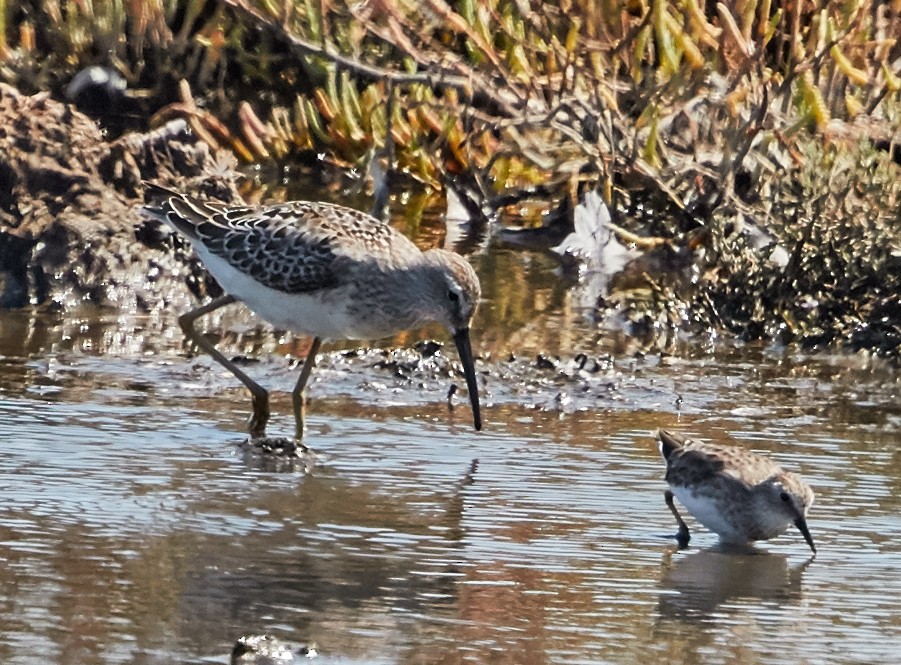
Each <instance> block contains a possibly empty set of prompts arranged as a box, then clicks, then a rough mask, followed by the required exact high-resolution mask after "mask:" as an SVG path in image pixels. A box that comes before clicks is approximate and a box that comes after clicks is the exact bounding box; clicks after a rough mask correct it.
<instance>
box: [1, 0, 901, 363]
mask: <svg viewBox="0 0 901 665" xmlns="http://www.w3.org/2000/svg"><path fill="white" fill-rule="evenodd" d="M0 6H2V3H0ZM5 13H6V20H7V22H6V32H5V42H4V43H0V57H2V64H0V67H2V77H3V78H4V79H6V80H8V81H13V82H15V83H16V84H17V85H18V86H20V87H21V88H23V89H26V90H27V89H29V88H34V89H44V88H49V89H51V90H53V89H56V90H59V91H62V90H63V88H64V85H65V82H66V81H67V80H69V78H71V76H72V74H74V72H75V71H76V70H77V69H79V68H81V67H83V66H85V65H88V64H101V65H104V66H107V67H112V68H114V69H116V70H118V71H119V72H120V73H121V74H122V75H123V76H124V77H125V79H126V80H127V82H128V85H129V91H128V92H127V93H126V94H127V99H126V100H125V101H124V102H123V104H124V105H125V106H126V107H127V108H129V109H132V110H134V109H138V110H139V111H143V112H147V113H149V112H151V111H153V112H155V113H156V115H155V116H154V117H155V118H156V120H157V121H159V122H162V121H164V120H167V119H171V118H172V117H173V116H179V117H184V118H185V119H187V121H188V122H189V123H190V124H191V127H192V128H193V129H194V131H195V133H197V134H198V135H200V136H202V137H203V138H204V139H205V140H207V141H208V142H210V143H211V144H212V145H218V146H223V147H227V148H229V149H231V150H232V151H233V152H234V153H235V154H236V155H237V156H238V157H239V158H240V159H243V160H245V161H253V162H255V161H259V160H264V159H279V160H281V159H294V158H302V157H303V156H304V155H308V154H321V153H324V154H327V155H329V157H330V159H332V160H334V161H335V162H336V163H339V164H344V165H347V166H352V165H356V166H363V167H365V166H366V164H367V163H368V162H369V160H372V159H374V158H379V159H383V160H387V163H388V164H389V166H390V171H391V174H392V176H393V178H394V179H395V180H397V179H403V180H402V181H403V182H405V186H407V185H409V183H410V181H411V180H412V181H415V182H418V183H419V184H420V185H421V186H424V187H434V188H440V187H442V186H444V185H445V184H446V183H447V182H448V181H449V180H450V179H452V180H453V181H454V182H455V183H457V184H458V185H460V186H462V188H463V189H464V190H465V191H466V192H469V193H470V195H471V196H473V197H474V198H475V199H476V200H477V203H478V207H479V209H481V210H485V211H487V212H488V214H492V213H493V212H496V211H498V210H499V209H502V208H506V209H507V210H510V209H511V208H512V209H518V208H517V206H518V204H520V203H522V202H523V201H526V200H529V199H535V198H539V199H541V200H543V201H544V203H545V206H546V208H547V209H551V208H555V207H556V206H557V204H558V203H559V201H560V200H561V199H563V198H566V197H571V196H574V192H575V191H576V190H577V186H578V185H579V184H580V183H581V184H588V185H590V186H597V187H599V188H600V190H601V192H602V193H603V194H604V197H605V198H606V199H607V201H608V202H609V203H610V204H611V205H612V207H613V209H614V212H615V214H616V215H617V222H618V224H619V225H620V226H623V227H625V228H627V229H628V230H629V231H631V232H633V233H637V234H639V235H643V236H660V237H664V238H667V239H669V241H670V245H671V247H672V248H674V249H676V250H679V249H683V250H687V251H690V252H691V253H692V256H693V259H694V260H693V261H692V263H691V269H690V270H689V271H687V272H686V273H685V274H680V275H679V276H678V277H679V278H678V279H675V278H674V276H673V275H653V274H648V275H646V278H645V283H644V284H638V285H636V284H635V283H634V281H633V282H631V283H630V286H629V288H627V289H623V290H620V291H618V292H614V293H612V294H611V297H609V298H605V299H604V301H603V306H605V307H614V308H617V309H618V310H621V311H623V312H625V313H626V315H627V316H628V317H629V319H630V320H631V321H633V323H634V324H635V326H636V329H641V328H648V327H651V328H653V327H660V326H663V327H668V328H672V329H675V328H680V327H692V328H697V327H701V328H708V329H717V330H719V329H725V330H729V331H731V332H735V333H738V334H741V335H743V336H745V337H748V338H758V337H765V338H767V337H768V338H774V339H778V340H780V341H785V342H788V341H801V342H802V343H804V344H806V345H809V346H828V345H834V344H836V343H841V344H847V345H850V346H851V347H852V348H867V349H873V350H876V351H878V352H880V353H884V354H889V355H897V354H898V353H899V348H901V302H899V298H901V296H899V292H901V289H899V286H901V277H899V275H901V247H899V237H901V202H899V192H898V189H899V184H898V183H899V180H901V178H899V162H901V156H899V155H901V149H899V146H898V143H899V141H901V132H899V129H898V128H899V126H901V101H899V91H901V44H899V43H898V41H897V39H898V35H901V2H899V0H892V1H891V2H877V1H875V0H869V1H867V0H860V1H856V2H842V3H839V2H826V1H822V0H821V1H819V2H811V1H808V2H793V3H786V2H773V1H772V0H736V1H735V2H728V3H725V2H722V3H706V4H704V3H700V2H698V0H638V1H633V2H612V1H609V0H607V1H597V0H564V1H560V2H553V3H547V2H535V1H534V0H460V1H459V2H453V3H449V2H445V0H423V1H422V2H413V1H411V0H368V1H366V2H345V1H343V0H335V1H331V2H328V1H327V2H318V1H317V2H313V1H312V0H285V1H271V0H219V1H213V0H190V1H186V2H178V3H175V2H171V3H170V2H162V3H158V2H149V1H147V2H133V3H126V2H109V3H93V4H90V3H86V4H78V3H57V2H37V1H32V0H24V1H23V2H21V3H18V5H17V6H16V7H15V8H13V7H6V12H5ZM182 81H183V82H182ZM195 97H196V99H195ZM533 221H534V220H533Z"/></svg>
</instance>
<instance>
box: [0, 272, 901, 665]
mask: <svg viewBox="0 0 901 665" xmlns="http://www.w3.org/2000/svg"><path fill="white" fill-rule="evenodd" d="M508 260H510V259H509V258H504V255H503V254H500V255H499V256H496V257H495V258H494V259H493V263H487V262H483V264H482V265H480V272H482V274H483V278H484V279H485V281H486V284H487V286H486V293H487V294H488V302H487V303H486V305H485V311H484V312H483V318H482V322H481V323H480V326H481V328H480V329H478V330H476V331H475V334H474V339H475V340H476V346H478V347H479V348H480V349H481V350H482V352H483V356H484V357H483V359H482V361H481V362H480V370H481V371H482V372H483V376H484V378H485V401H486V403H487V407H486V409H485V414H484V415H485V420H486V425H485V429H484V431H483V432H481V433H475V432H474V431H473V430H472V429H471V424H470V421H469V411H468V408H467V407H466V404H465V400H464V401H460V402H458V403H459V406H458V408H457V409H456V410H455V411H454V412H453V413H449V412H448V410H447V406H446V404H445V400H444V396H445V395H446V392H447V388H448V386H449V385H450V383H451V381H453V380H455V379H454V378H453V377H451V376H450V374H449V373H448V371H447V370H446V368H445V369H444V370H442V368H441V366H440V365H439V366H438V367H437V369H436V368H435V367H432V366H430V365H428V364H424V365H422V366H421V367H420V366H418V365H416V363H412V364H410V365H409V366H406V369H404V370H403V371H401V370H400V369H398V368H399V367H402V366H403V362H401V363H400V364H398V362H397V358H398V357H400V359H401V361H403V360H404V359H405V358H406V359H409V354H408V355H406V356H403V355H401V356H384V355H383V354H381V353H379V352H370V353H369V354H368V355H367V354H357V355H353V354H351V355H348V354H345V353H341V352H337V351H336V352H333V353H331V354H330V355H327V356H326V357H325V358H324V359H323V363H322V367H320V368H319V369H318V370H317V374H316V375H315V376H316V378H317V381H316V382H315V383H314V384H313V385H312V397H313V403H312V405H311V413H310V417H309V418H310V419H309V428H308V439H307V442H308V443H309V444H310V445H311V446H312V447H313V448H314V449H315V451H316V457H315V461H313V462H311V463H310V465H309V466H310V468H307V469H305V468H303V465H302V464H298V465H295V466H294V467H291V466H290V465H288V464H282V463H277V462H274V461H273V460H271V459H267V458H265V457H260V456H258V455H255V454H251V453H248V452H246V451H244V450H243V448H242V447H241V446H240V445H239V444H240V442H241V438H242V437H241V432H242V428H243V421H244V418H245V417H246V415H247V409H248V404H247V398H246V396H245V394H244V393H243V392H242V391H241V390H239V389H238V388H237V387H236V384H235V383H234V381H233V380H232V379H230V378H229V377H228V376H227V375H224V374H223V373H222V372H221V371H219V369H217V368H216V367H214V366H213V365H212V364H211V363H210V362H209V361H208V360H207V359H205V358H203V357H195V356H188V355H187V354H186V353H185V349H184V348H183V347H182V344H181V340H180V335H179V334H178V332H177V330H178V329H177V325H176V324H175V322H174V319H171V320H170V319H165V320H152V321H151V320H145V319H141V318H140V317H118V316H116V315H113V314H110V313H109V312H101V311H86V312H85V313H84V315H83V317H82V318H80V319H78V320H72V319H69V320H60V319H59V317H58V316H53V315H51V314H45V313H41V312H34V311H26V312H0V434H2V441H3V447H2V450H0V561H2V566H0V622H2V632H0V660H2V661H3V662H4V663H171V662H179V663H224V662H227V660H228V653H229V651H230V649H231V645H232V644H233V643H234V641H235V640H236V639H237V638H238V637H240V636H241V635H244V634H253V633H271V634H273V635H276V636H278V637H281V638H283V639H285V640H289V641H292V642H295V643H311V642H315V643H316V644H317V645H318V649H319V653H320V655H319V657H318V658H317V659H315V660H314V661H313V662H322V663H438V662H440V663H456V662H470V663H524V664H528V663H589V662H591V663H595V662H610V663H636V662H678V661H683V662H705V663H797V662H816V663H859V662H888V661H891V660H895V659H897V653H898V649H899V648H901V582H899V578H901V576H899V571H901V517H899V515H901V500H899V494H901V453H899V431H901V405H899V403H901V400H899V380H898V376H897V374H896V373H894V372H892V371H890V370H888V369H885V368H879V369H875V370H874V369H871V368H868V367H863V366H862V363H861V361H859V360H856V359H847V358H836V357H803V356H794V355H789V354H785V353H780V352H775V351H767V352H764V351H760V350H757V349H752V348H736V347H734V345H731V344H728V343H721V344H718V345H715V346H707V347H705V348H700V347H694V346H691V345H685V346H684V347H683V352H680V353H679V354H676V355H670V356H666V357H663V358H661V357H658V356H654V355H643V354H640V353H638V354H636V353H635V349H634V348H631V347H629V345H628V342H623V341H622V340H618V339H617V337H616V336H615V335H612V334H610V335H607V334H603V333H600V332H596V331H594V330H592V329H590V328H589V327H587V326H585V325H580V324H578V319H579V317H578V316H577V315H576V316H574V315H572V313H571V312H569V310H568V308H567V295H566V293H565V292H562V291H559V290H555V289H556V287H551V286H548V287H547V288H545V289H544V290H542V288H541V284H542V283H547V284H552V280H553V274H552V266H549V265H544V264H542V263H541V261H540V260H538V261H537V263H536V265H533V266H529V267H527V268H524V270H525V273H524V274H526V273H528V274H530V275H531V277H530V280H531V281H530V283H531V284H532V286H533V288H531V290H530V291H529V293H530V294H532V295H531V296H530V299H529V300H528V303H527V304H526V305H523V304H522V303H519V304H518V305H517V304H516V303H513V304H512V305H511V304H510V302H509V301H505V302H504V303H503V311H501V309H502V308H501V305H500V304H499V303H500V299H499V298H497V297H492V295H491V294H492V286H491V280H490V277H489V275H490V274H500V273H504V274H508V273H507V269H506V268H505V267H504V263H503V262H504V261H508ZM536 276H537V277H536ZM535 280H537V285H536V281H535ZM542 280H544V281H542ZM536 294H537V295H536ZM542 294H544V295H543V296H542ZM574 319H575V320H576V323H573V320H574ZM505 322H506V323H505ZM211 325H213V327H214V328H215V324H211ZM505 326H506V327H505ZM431 332H432V333H434V331H431ZM426 334H428V333H426ZM414 339H415V338H410V337H405V338H403V339H401V340H398V342H399V343H403V344H404V345H409V344H411V343H412V342H413V341H414ZM226 343H227V344H231V345H232V347H233V348H237V349H238V351H241V352H245V353H247V354H248V355H249V356H251V357H253V358H258V359H260V362H258V363H254V364H252V365H251V366H250V368H249V370H248V371H250V372H252V373H254V375H255V376H259V377H261V379H262V380H263V381H264V382H266V383H267V385H271V386H273V387H274V388H275V389H276V390H277V391H278V392H276V393H275V395H274V400H275V401H274V404H273V406H274V410H275V411H276V412H277V414H278V415H277V416H276V417H275V419H274V421H273V423H272V426H271V429H272V433H282V434H287V433H288V432H289V431H290V428H291V421H290V417H289V414H290V405H289V398H288V396H287V391H288V390H289V389H290V387H291V385H292V383H293V380H294V378H295V376H296V371H297V370H296V368H294V367H293V366H292V361H291V358H293V357H295V356H296V355H298V354H300V353H301V351H302V346H297V345H296V344H295V343H294V342H292V341H291V340H290V339H288V338H278V339H275V340H274V341H272V340H270V341H266V336H265V335H256V334H255V333H253V332H238V333H235V335H234V336H233V337H232V338H229V340H226ZM599 345H600V346H599ZM539 350H548V351H550V352H551V354H557V355H559V356H560V361H559V363H558V364H557V365H556V366H554V367H552V366H550V365H549V364H542V367H543V368H540V367H536V363H535V362H534V358H535V353H536V352H537V351H539ZM601 351H608V352H610V353H611V354H612V355H611V357H610V358H608V357H607V356H601ZM236 352H237V351H236ZM579 352H584V353H586V354H588V355H589V356H590V362H589V364H587V365H585V366H582V367H581V369H580V366H581V365H582V362H581V360H579V361H576V360H575V357H576V354H578V353H579ZM511 353H512V354H513V356H511ZM414 355H415V354H414ZM439 355H440V354H439ZM456 380H459V379H456ZM659 426H665V427H669V428H673V429H678V430H680V431H684V432H687V433H690V434H693V435H697V436H700V437H704V438H708V439H714V440H722V441H725V442H737V443H739V444H741V445H745V446H747V447H750V448H753V449H755V450H759V451H764V452H767V453H768V454H771V455H773V456H774V457H775V458H777V459H778V460H779V461H780V462H781V463H783V464H784V465H785V466H787V467H789V468H791V469H793V470H797V471H800V472H802V473H803V474H804V475H805V477H806V478H807V479H808V480H809V482H810V483H811V485H812V486H813V487H814V488H815V490H816V492H817V503H816V505H815V507H814V509H813V511H812V513H811V515H810V520H809V523H810V527H811V531H812V533H813V537H814V539H815V541H816V543H817V545H818V547H819V555H818V556H817V558H816V559H815V560H811V559H810V557H809V550H808V549H807V547H806V545H805V543H804V541H803V539H802V538H801V536H800V534H798V533H795V532H789V533H786V534H785V535H783V536H781V537H779V538H778V539H776V540H774V541H771V542H768V543H764V544H762V545H761V546H760V547H759V548H758V550H759V551H758V553H757V554H754V555H746V554H734V553H721V552H718V551H716V549H715V548H714V545H715V544H716V539H715V537H714V536H712V535H711V534H710V533H709V532H706V531H704V530H703V528H701V527H696V528H695V529H694V532H693V533H694V538H693V540H692V543H691V547H690V548H689V549H687V550H685V551H677V550H676V548H675V543H674V542H673V541H672V540H669V539H667V538H666V537H665V536H667V535H669V534H672V533H674V532H675V524H674V523H673V521H672V516H671V515H670V513H669V512H668V510H667V509H666V506H665V504H664V502H663V496H662V492H663V488H664V484H663V481H662V464H661V462H660V460H659V459H658V457H657V453H656V450H655V447H654V442H653V437H652V434H651V433H652V431H653V430H654V429H655V428H656V427H659ZM691 524H692V525H693V526H694V522H691Z"/></svg>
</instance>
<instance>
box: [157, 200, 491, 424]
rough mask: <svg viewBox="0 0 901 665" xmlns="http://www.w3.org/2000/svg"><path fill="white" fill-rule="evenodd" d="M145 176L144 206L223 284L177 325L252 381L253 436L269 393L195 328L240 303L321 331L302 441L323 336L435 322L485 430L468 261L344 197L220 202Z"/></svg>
mask: <svg viewBox="0 0 901 665" xmlns="http://www.w3.org/2000/svg"><path fill="white" fill-rule="evenodd" d="M145 185H146V187H147V195H148V198H150V197H152V198H153V199H154V200H158V201H159V203H157V204H156V205H147V206H145V207H144V208H143V209H142V212H143V214H145V215H146V216H148V217H150V218H152V219H156V220H158V221H161V222H163V223H165V224H167V225H169V226H170V227H172V228H173V229H175V230H176V231H177V232H179V233H180V234H181V235H183V236H184V237H186V238H187V239H188V240H189V241H190V242H191V244H192V245H193V246H194V250H195V251H196V252H197V255H198V256H199V257H200V259H201V261H202V262H203V264H204V265H205V266H206V268H207V269H208V270H209V271H210V273H211V274H212V275H213V277H215V278H216V280H217V281H218V282H219V284H220V286H222V288H223V290H224V291H225V293H226V294H225V295H223V296H220V297H218V298H215V299H213V300H212V301H211V302H209V303H207V304H206V305H203V306H201V307H198V308H196V309H194V310H192V311H190V312H188V313H187V314H183V315H182V316H181V317H179V324H180V325H181V328H182V330H183V331H184V333H185V336H187V337H188V338H189V339H190V340H191V341H193V342H194V343H195V344H197V346H199V347H200V348H201V349H203V350H204V351H206V352H207V353H209V354H210V355H211V356H212V357H213V358H214V359H215V360H216V361H217V362H219V363H220V364H221V365H223V366H224V367H225V368H227V369H228V370H229V371H230V372H231V373H232V374H234V375H235V376H236V377H237V378H238V379H239V380H240V381H241V382H242V383H243V384H244V385H245V386H246V387H247V388H248V390H250V393H251V395H252V397H253V415H252V416H251V419H250V423H249V430H250V435H251V438H252V439H260V438H262V437H264V436H265V430H266V423H267V422H268V420H269V393H268V392H267V391H266V390H265V389H264V388H262V387H261V386H260V385H258V384H257V383H256V382H255V381H253V380H252V379H251V378H250V377H249V376H247V375H246V374H245V373H244V372H243V371H241V370H240V369H239V368H238V367H237V366H236V365H235V364H234V363H233V362H231V361H229V360H228V359H227V358H226V357H225V356H224V355H222V353H220V352H219V351H218V350H217V349H216V348H215V347H213V345H212V344H211V343H210V342H209V341H208V340H207V339H205V338H204V337H203V336H202V335H200V334H198V333H197V331H196V330H195V329H194V321H195V320H197V318H199V317H201V316H203V315H205V314H209V313H210V312H212V311H214V310H216V309H218V308H220V307H223V306H225V305H228V304H231V303H234V302H237V301H240V302H243V303H244V304H245V305H247V307H248V308H250V309H251V310H252V311H253V312H255V313H256V314H257V315H259V316H260V317H262V318H263V319H265V320H266V321H268V322H269V323H271V324H272V325H274V326H275V327H277V328H282V329H286V330H290V331H292V332H295V333H301V334H306V335H310V336H311V337H313V343H312V346H311V347H310V350H309V353H308V354H307V357H306V360H305V362H304V365H303V369H302V370H301V372H300V377H299V378H298V380H297V384H296V385H295V386H294V390H293V391H292V393H291V396H292V401H293V407H294V419H295V438H296V439H297V440H298V441H299V440H300V439H301V438H302V437H303V430H304V403H305V397H304V388H305V386H306V383H307V380H308V379H309V376H310V372H311V371H312V369H313V365H314V364H315V360H316V354H317V353H318V351H319V347H320V345H321V343H322V341H323V340H324V339H378V338H382V337H388V336H390V335H393V334H396V333H398V332H400V331H402V330H407V329H409V328H415V327H417V326H420V325H423V324H425V323H427V322H430V321H435V322H438V323H442V324H444V325H445V326H446V327H447V328H448V329H449V330H450V331H451V333H452V335H453V339H454V342H455V343H456V346H457V350H458V351H459V353H460V360H461V361H462V363H463V372H464V375H465V377H466V385H467V388H468V389H469V399H470V402H471V403H472V416H473V422H474V425H475V428H476V429H477V430H478V429H481V428H482V419H481V414H480V411H479V393H478V386H477V383H476V374H475V367H474V365H473V358H472V347H471V344H470V339H469V326H470V323H471V322H472V319H473V316H474V315H475V312H476V307H477V306H478V302H479V298H480V296H481V287H480V286H479V279H478V277H477V276H476V273H475V271H474V270H473V269H472V266H471V265H470V264H469V263H468V262H467V261H466V259H464V258H463V257H461V256H460V255H458V254H455V253H453V252H448V251H445V250H442V249H430V250H428V251H425V252H422V251H420V250H419V248H418V247H416V245H414V244H413V242H412V241H410V240H409V239H408V238H407V237H405V236H404V235H403V234H401V233H400V232H399V231H397V230H395V229H394V228H392V227H391V226H388V225H387V224H383V223H382V222H380V221H378V220H377V219H375V218H374V217H371V216H370V215H367V214H366V213H363V212H360V211H358V210H353V209H351V208H345V207H344V206H340V205H334V204H330V203H313V202H306V201H292V202H288V203H278V204H272V205H264V206H244V205H224V204H221V203H212V202H205V201H200V200H198V199H196V198H193V197H190V196H187V195H185V194H181V193H178V192H175V191H171V190H168V189H165V188H163V187H160V186H158V185H153V184H150V183H145Z"/></svg>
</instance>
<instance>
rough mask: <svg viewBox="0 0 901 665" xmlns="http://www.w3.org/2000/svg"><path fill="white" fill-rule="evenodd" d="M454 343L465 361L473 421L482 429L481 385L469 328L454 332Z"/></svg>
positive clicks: (464, 372) (476, 426)
mask: <svg viewBox="0 0 901 665" xmlns="http://www.w3.org/2000/svg"><path fill="white" fill-rule="evenodd" d="M454 343H455V344H456V345H457V352H458V353H459V354H460V360H461V362H462V363H463V374H464V375H465V376H466V389H467V390H468V391H469V401H470V402H471V403H472V422H473V424H474V425H475V428H476V429H477V430H481V429H482V412H481V411H480V410H479V386H478V384H477V383H476V368H475V365H474V364H473V360H472V345H471V344H470V343H469V328H463V329H461V330H458V331H457V332H456V333H454Z"/></svg>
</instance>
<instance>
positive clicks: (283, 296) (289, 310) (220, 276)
mask: <svg viewBox="0 0 901 665" xmlns="http://www.w3.org/2000/svg"><path fill="white" fill-rule="evenodd" d="M194 248H195V250H196V251H197V254H198V255H199V256H200V258H201V259H202V261H203V264H204V265H205V266H206V268H207V269H208V270H209V271H210V273H211V274H212V275H213V277H215V278H216V280H217V281H218V282H219V284H220V285H221V286H222V288H223V289H225V291H226V292H227V293H229V294H231V295H233V296H235V297H236V298H237V299H238V300H240V301H241V302H243V303H244V304H245V305H247V307H248V308H249V309H250V310H251V311H253V312H254V313H255V314H257V315H258V316H260V317H262V318H263V319H265V320H266V321H268V322H269V323H271V324H272V325H273V326H275V327H276V328H279V329H283V330H290V331H291V332H295V333H300V334H304V335H311V336H315V337H321V338H324V339H368V338H369V335H367V330H366V327H365V325H361V323H362V322H359V321H356V320H355V319H354V318H352V317H351V316H350V315H349V314H348V311H347V310H348V308H347V298H348V296H349V288H348V287H342V288H334V289H324V290H321V291H314V292H311V293H285V292H283V291H277V290H276V289H270V288H269V287H267V286H264V285H263V284H260V283H259V282H258V281H257V280H255V279H253V278H252V277H250V276H248V275H246V274H244V273H243V272H241V271H240V270H237V269H235V268H233V267H232V266H231V265H230V264H229V263H228V262H227V261H226V260H225V259H222V258H220V257H218V256H216V255H215V254H212V253H211V252H209V251H208V250H207V249H206V247H203V246H202V245H200V243H194Z"/></svg>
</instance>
